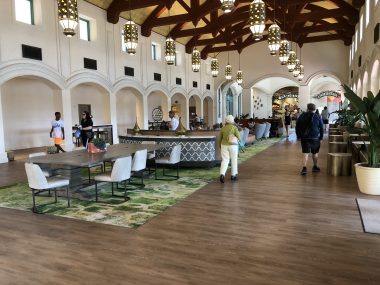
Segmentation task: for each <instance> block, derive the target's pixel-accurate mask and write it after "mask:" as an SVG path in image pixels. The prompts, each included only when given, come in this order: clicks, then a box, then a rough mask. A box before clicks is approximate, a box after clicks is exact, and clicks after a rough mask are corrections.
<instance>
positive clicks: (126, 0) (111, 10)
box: [107, 0, 162, 24]
mask: <svg viewBox="0 0 380 285" xmlns="http://www.w3.org/2000/svg"><path fill="white" fill-rule="evenodd" d="M160 4H162V1H161V0H139V1H132V0H114V1H112V3H111V4H110V6H109V7H108V9H107V21H108V22H109V23H112V24H116V23H117V22H118V21H119V17H120V13H121V12H125V11H129V10H130V9H132V10H135V9H142V8H146V7H150V6H157V5H160Z"/></svg>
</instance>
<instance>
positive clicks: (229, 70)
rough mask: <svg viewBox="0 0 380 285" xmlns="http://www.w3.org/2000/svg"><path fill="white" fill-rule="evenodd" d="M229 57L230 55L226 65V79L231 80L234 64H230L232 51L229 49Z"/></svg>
mask: <svg viewBox="0 0 380 285" xmlns="http://www.w3.org/2000/svg"><path fill="white" fill-rule="evenodd" d="M227 57H228V60H227V65H226V69H225V73H224V74H225V76H226V80H231V79H232V66H231V65H230V52H229V51H228V53H227Z"/></svg>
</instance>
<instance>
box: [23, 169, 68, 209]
mask: <svg viewBox="0 0 380 285" xmlns="http://www.w3.org/2000/svg"><path fill="white" fill-rule="evenodd" d="M25 171H26V176H27V178H28V184H29V188H30V189H31V190H32V198H33V208H32V211H33V212H35V213H36V212H37V207H36V201H35V196H36V195H38V194H40V193H42V192H43V191H48V190H54V195H55V203H57V190H59V188H62V187H65V188H66V195H67V207H70V194H69V184H70V180H69V179H67V178H64V177H61V176H51V177H46V176H45V175H44V173H43V172H42V170H41V168H40V166H39V165H38V164H34V163H30V162H26V163H25Z"/></svg>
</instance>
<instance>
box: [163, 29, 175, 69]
mask: <svg viewBox="0 0 380 285" xmlns="http://www.w3.org/2000/svg"><path fill="white" fill-rule="evenodd" d="M165 60H166V63H167V64H168V65H173V64H174V61H175V41H174V40H173V39H172V38H171V37H170V36H168V37H167V38H166V41H165Z"/></svg>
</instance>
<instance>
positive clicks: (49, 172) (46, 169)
mask: <svg viewBox="0 0 380 285" xmlns="http://www.w3.org/2000/svg"><path fill="white" fill-rule="evenodd" d="M44 155H47V152H43V151H42V152H33V153H29V155H28V157H29V158H33V157H37V156H44ZM40 167H41V170H42V172H43V174H44V175H45V176H46V177H50V176H53V175H54V171H53V169H51V168H50V167H46V166H40Z"/></svg>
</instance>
